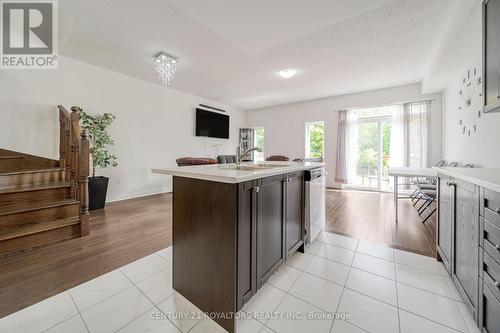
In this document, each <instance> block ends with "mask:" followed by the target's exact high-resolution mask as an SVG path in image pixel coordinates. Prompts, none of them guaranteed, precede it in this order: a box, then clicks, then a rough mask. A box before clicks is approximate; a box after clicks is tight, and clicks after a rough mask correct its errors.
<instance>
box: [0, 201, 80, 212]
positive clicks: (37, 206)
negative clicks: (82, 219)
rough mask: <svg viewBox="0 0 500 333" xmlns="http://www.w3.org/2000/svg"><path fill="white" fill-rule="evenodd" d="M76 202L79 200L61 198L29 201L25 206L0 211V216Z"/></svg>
mask: <svg viewBox="0 0 500 333" xmlns="http://www.w3.org/2000/svg"><path fill="white" fill-rule="evenodd" d="M77 203H79V201H77V200H75V199H63V200H57V201H52V202H40V203H37V202H33V203H30V204H29V205H28V207H27V208H17V207H15V209H12V210H7V211H3V212H0V216H5V215H12V214H18V213H24V212H30V211H34V210H39V209H44V208H53V207H60V206H66V205H72V204H77Z"/></svg>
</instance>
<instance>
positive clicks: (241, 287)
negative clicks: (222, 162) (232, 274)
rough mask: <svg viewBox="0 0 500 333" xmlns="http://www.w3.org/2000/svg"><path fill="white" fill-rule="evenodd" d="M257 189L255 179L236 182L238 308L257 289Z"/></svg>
mask: <svg viewBox="0 0 500 333" xmlns="http://www.w3.org/2000/svg"><path fill="white" fill-rule="evenodd" d="M257 191H258V182H257V181H256V180H255V181H248V182H244V183H240V184H238V300H237V304H238V309H241V307H242V306H243V304H244V303H246V302H248V300H249V299H250V298H251V297H252V295H254V294H255V292H256V290H257V284H256V283H257V280H256V279H254V278H252V277H253V276H255V272H256V270H257V268H256V267H257V258H256V253H255V252H256V247H257V245H256V244H257V238H256V230H257V224H256V215H257Z"/></svg>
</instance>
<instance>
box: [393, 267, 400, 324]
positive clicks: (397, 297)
mask: <svg viewBox="0 0 500 333" xmlns="http://www.w3.org/2000/svg"><path fill="white" fill-rule="evenodd" d="M394 276H395V278H396V281H395V282H396V307H397V309H398V329H399V333H401V316H400V314H399V312H400V310H399V291H398V269H397V267H396V264H394Z"/></svg>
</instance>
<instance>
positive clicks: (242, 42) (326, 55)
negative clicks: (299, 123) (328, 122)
mask: <svg viewBox="0 0 500 333" xmlns="http://www.w3.org/2000/svg"><path fill="white" fill-rule="evenodd" d="M454 4H455V3H454V1H453V0H267V1H265V0H211V1H206V0H170V1H168V0H144V1H137V0H64V1H60V2H59V6H60V10H61V15H60V35H61V44H60V52H61V54H62V55H64V56H68V57H72V58H75V59H79V60H82V61H85V62H88V63H91V64H94V65H97V66H101V67H104V68H108V69H111V70H114V71H117V72H121V73H124V74H127V75H130V76H133V77H137V78H140V79H144V80H148V81H151V82H154V83H157V84H160V82H159V80H158V79H157V77H156V74H155V72H154V70H153V58H152V57H153V55H155V54H156V53H158V52H159V51H164V52H167V53H169V54H172V55H174V56H176V57H178V59H179V61H178V73H177V75H176V77H175V79H174V81H173V83H172V84H171V86H170V87H171V88H173V89H177V90H180V91H185V92H187V93H190V94H194V95H199V96H202V97H205V98H209V99H213V100H217V101H220V102H223V103H226V104H228V105H232V106H235V107H239V108H242V109H255V108H262V107H267V106H271V105H277V104H286V103H291V102H297V101H302V100H308V99H314V98H321V97H327V96H333V95H340V94H346V93H351V92H358V91H364V90H370V89H377V88H383V87H389V86H395V85H401V84H406V83H413V82H420V81H422V79H423V75H424V72H425V69H426V68H427V64H428V63H429V62H430V61H431V59H430V58H429V57H430V56H431V55H432V54H434V53H435V50H436V48H437V47H438V46H439V42H440V36H443V35H444V34H443V33H442V31H443V30H444V29H445V28H446V25H445V24H444V23H443V22H446V20H445V18H446V17H447V15H448V12H449V11H450V7H453V6H454ZM287 67H292V68H295V69H297V70H298V74H297V75H296V76H295V77H293V78H292V79H289V80H285V79H283V78H281V77H279V76H278V74H277V73H278V72H279V71H280V70H281V69H283V68H287Z"/></svg>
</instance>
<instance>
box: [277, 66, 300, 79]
mask: <svg viewBox="0 0 500 333" xmlns="http://www.w3.org/2000/svg"><path fill="white" fill-rule="evenodd" d="M295 74H297V70H296V69H293V68H286V69H282V70H280V72H279V75H280V76H281V77H282V78H285V79H289V78H291V77H292V76H294V75H295Z"/></svg>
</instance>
